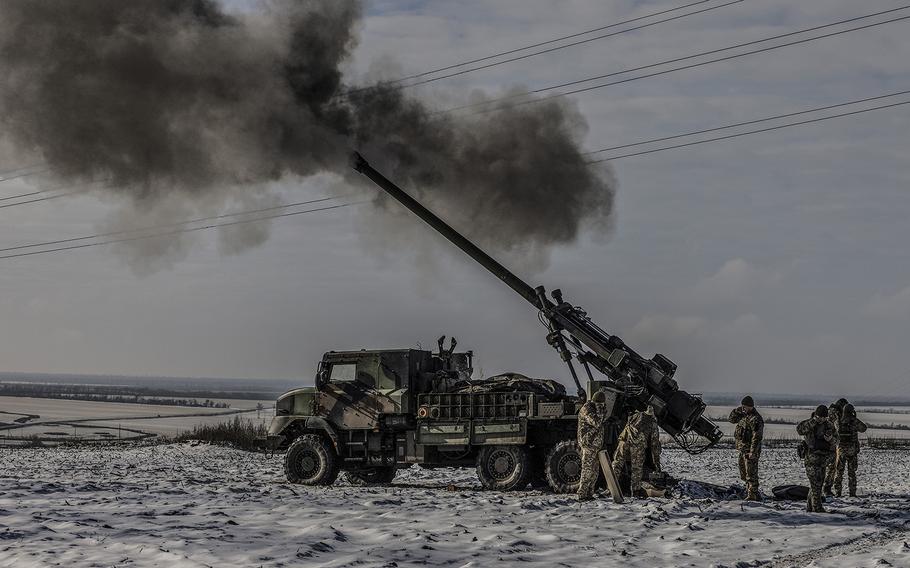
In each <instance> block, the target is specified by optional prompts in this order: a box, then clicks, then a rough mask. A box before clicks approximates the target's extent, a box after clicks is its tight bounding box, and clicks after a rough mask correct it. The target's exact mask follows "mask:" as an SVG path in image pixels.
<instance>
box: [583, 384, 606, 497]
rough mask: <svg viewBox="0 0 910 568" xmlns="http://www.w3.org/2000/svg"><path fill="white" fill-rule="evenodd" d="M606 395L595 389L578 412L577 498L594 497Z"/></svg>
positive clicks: (602, 440)
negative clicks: (578, 473) (578, 456)
mask: <svg viewBox="0 0 910 568" xmlns="http://www.w3.org/2000/svg"><path fill="white" fill-rule="evenodd" d="M606 401H607V397H606V395H605V394H604V392H603V391H600V390H599V391H597V392H595V393H594V396H592V397H591V400H589V401H587V402H586V403H584V405H583V406H582V407H581V410H580V411H579V412H578V447H579V449H581V479H579V481H578V499H579V500H580V501H586V500H588V499H592V498H593V497H594V486H595V485H596V484H597V477H598V475H599V473H600V462H599V460H598V457H597V454H598V452H600V450H601V449H602V448H603V445H604V421H605V420H606V419H607V416H606V409H605V408H604V406H603V405H604V403H605V402H606Z"/></svg>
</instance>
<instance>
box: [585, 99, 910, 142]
mask: <svg viewBox="0 0 910 568" xmlns="http://www.w3.org/2000/svg"><path fill="white" fill-rule="evenodd" d="M906 94H910V91H898V92H896V93H890V94H888V95H878V96H875V97H867V98H865V99H857V100H854V101H847V102H844V103H837V104H833V105H826V106H820V107H815V108H810V109H806V110H801V111H797V112H789V113H786V114H778V115H776V116H768V117H765V118H757V119H755V120H747V121H745V122H737V123H734V124H727V125H724V126H717V127H714V128H705V129H703V130H693V131H691V132H685V133H683V134H674V135H672V136H663V137H661V138H652V139H650V140H641V141H639V142H632V143H630V144H622V145H619V146H610V147H609V148H601V149H600V150H592V151H590V152H585V153H584V155H585V156H590V155H592V154H600V153H602V152H610V151H613V150H622V149H624V148H632V147H634V146H644V145H647V144H654V143H656V142H666V141H667V140H675V139H677V138H685V137H688V136H695V135H697V134H707V133H708V132H716V131H718V130H727V129H729V128H737V127H740V126H748V125H750V124H759V123H762V122H770V121H772V120H779V119H781V118H790V117H794V116H800V115H803V114H810V113H813V112H820V111H823V110H831V109H833V108H840V107H845V106H850V105H857V104H860V103H867V102H870V101H877V100H881V99H887V98H891V97H896V96H899V95H906Z"/></svg>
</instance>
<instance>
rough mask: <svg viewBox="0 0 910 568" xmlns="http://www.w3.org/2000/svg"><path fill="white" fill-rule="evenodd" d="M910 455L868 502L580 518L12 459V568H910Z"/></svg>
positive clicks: (455, 491)
mask: <svg viewBox="0 0 910 568" xmlns="http://www.w3.org/2000/svg"><path fill="white" fill-rule="evenodd" d="M664 461H665V467H666V469H667V470H668V471H670V472H671V473H673V474H674V475H676V476H677V477H679V478H682V479H687V480H698V481H702V482H708V483H714V484H718V485H724V486H729V485H730V484H731V483H733V482H734V481H738V480H737V474H736V469H735V467H736V463H735V454H734V452H732V451H730V450H713V451H709V452H708V453H706V454H703V455H701V456H689V455H688V454H685V453H683V452H681V451H678V450H672V449H670V450H667V451H665V454H664ZM908 471H910V453H907V452H898V451H883V450H865V449H864V451H863V453H862V454H861V455H860V472H859V474H860V488H861V491H862V492H863V493H864V495H863V496H861V497H859V498H855V499H849V498H843V499H833V500H830V501H829V502H828V503H827V504H826V506H827V508H828V509H829V511H830V512H829V513H827V514H824V515H810V514H808V513H806V512H804V510H803V509H804V507H805V503H784V502H775V501H772V500H766V501H764V502H763V503H756V504H749V503H742V502H740V501H736V500H718V499H717V498H715V495H716V494H715V493H714V492H712V491H709V490H707V489H706V488H705V487H704V486H702V485H700V484H698V483H697V482H684V483H683V484H681V485H680V488H679V490H678V492H677V495H676V496H675V497H674V498H672V499H649V500H636V501H632V502H627V503H625V504H623V505H616V504H614V503H612V501H610V500H609V499H599V500H595V501H593V502H587V503H577V502H576V501H575V499H574V497H573V496H567V495H554V494H552V493H548V492H542V491H535V490H529V491H522V492H516V493H493V492H486V491H481V490H480V489H479V484H478V483H477V481H476V479H475V477H474V473H473V471H471V470H456V469H439V470H423V469H419V468H411V469H407V470H403V471H400V472H399V474H398V477H397V478H396V480H395V482H394V483H393V484H392V485H391V486H388V487H367V488H359V487H351V486H350V485H347V484H346V483H344V482H342V481H339V482H338V484H337V485H336V486H333V487H329V488H310V487H302V486H295V485H289V484H288V483H286V482H285V480H284V476H283V473H282V471H281V464H280V460H279V459H273V460H266V459H265V458H264V457H263V456H262V455H260V454H250V453H246V452H240V451H234V450H230V449H225V448H221V447H216V446H204V445H203V446H191V445H188V444H172V445H161V446H137V447H133V448H129V449H123V448H110V449H106V448H104V449H103V448H90V449H74V448H59V449H22V450H0V566H2V567H15V568H28V567H44V566H64V567H67V568H74V567H78V568H81V567H112V566H116V567H151V566H163V567H167V568H177V567H197V566H198V567H205V566H208V567H218V568H221V567H229V566H238V567H258V566H263V567H280V566H331V567H341V566H363V567H377V568H378V567H395V566H398V567H404V566H452V567H468V566H472V567H486V566H492V565H494V564H495V565H506V566H508V565H516V566H527V567H534V566H540V567H552V566H584V567H589V566H591V567H593V566H623V567H626V566H631V567H648V568H651V567H655V566H697V567H707V566H714V567H721V566H725V567H731V568H732V567H737V568H742V567H751V566H780V567H789V566H812V567H829V566H830V567H834V566H837V567H839V568H841V567H858V566H869V567H872V566H875V567H881V566H896V567H897V566H903V567H907V566H910V544H908V542H910V496H908V493H910V488H908V484H910V482H908V480H907V472H908ZM761 480H762V485H763V489H764V490H768V489H770V487H772V486H773V485H777V484H782V483H804V473H803V470H802V467H801V463H800V462H799V461H798V459H797V457H796V455H795V453H794V451H793V450H792V449H768V450H765V452H764V453H763V454H762V462H761Z"/></svg>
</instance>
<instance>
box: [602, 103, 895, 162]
mask: <svg viewBox="0 0 910 568" xmlns="http://www.w3.org/2000/svg"><path fill="white" fill-rule="evenodd" d="M903 105H910V101H903V102H899V103H892V104H887V105H881V106H877V107H871V108H866V109H862V110H854V111H851V112H844V113H840V114H832V115H831V116H824V117H821V118H813V119H810V120H801V121H798V122H791V123H788V124H781V125H779V126H771V127H768V128H759V129H757V130H749V131H747V132H738V133H736V134H728V135H726V136H718V137H715V138H708V139H705V140H698V141H695V142H687V143H685V144H676V145H673V146H666V147H663V148H656V149H653V150H644V151H641V152H633V153H630V154H621V155H619V156H611V157H609V158H603V159H601V160H593V161H590V162H588V163H589V164H599V163H601V162H608V161H611V160H620V159H622V158H631V157H632V156H643V155H645V154H653V153H655V152H663V151H666V150H674V149H676V148H686V147H689V146H697V145H699V144H707V143H708V142H717V141H719V140H730V139H731V138H739V137H741V136H748V135H750V134H759V133H761V132H771V131H772V130H782V129H784V128H791V127H793V126H801V125H804V124H813V123H816V122H823V121H826V120H832V119H835V118H842V117H845V116H853V115H856V114H863V113H867V112H872V111H875V110H882V109H887V108H894V107H899V106H903Z"/></svg>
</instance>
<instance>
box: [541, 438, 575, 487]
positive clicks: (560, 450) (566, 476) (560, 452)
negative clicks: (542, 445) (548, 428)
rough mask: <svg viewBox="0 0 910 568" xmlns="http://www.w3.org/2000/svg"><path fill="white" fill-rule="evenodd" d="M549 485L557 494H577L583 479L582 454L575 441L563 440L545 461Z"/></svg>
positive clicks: (548, 454)
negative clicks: (580, 481) (579, 483)
mask: <svg viewBox="0 0 910 568" xmlns="http://www.w3.org/2000/svg"><path fill="white" fill-rule="evenodd" d="M544 470H545V473H546V475H547V483H548V484H549V485H550V489H552V490H553V491H554V492H555V493H575V492H576V491H578V482H579V480H580V479H581V452H580V451H579V449H578V443H577V442H576V441H575V440H563V441H562V442H559V443H558V444H556V445H555V446H553V448H552V449H551V450H550V451H549V452H548V453H547V458H546V460H545V461H544Z"/></svg>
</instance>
